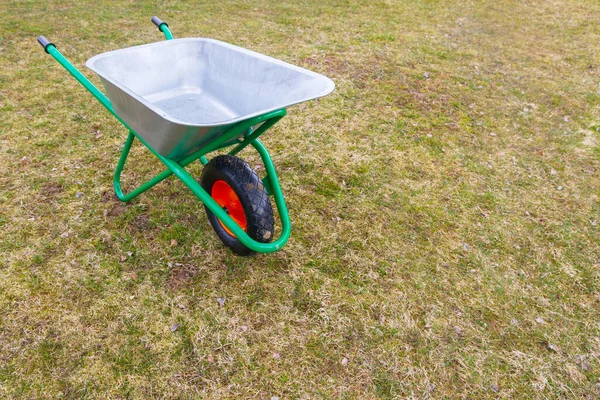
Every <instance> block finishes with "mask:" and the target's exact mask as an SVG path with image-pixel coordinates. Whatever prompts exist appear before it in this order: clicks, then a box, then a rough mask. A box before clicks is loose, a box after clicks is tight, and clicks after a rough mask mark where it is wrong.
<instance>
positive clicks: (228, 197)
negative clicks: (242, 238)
mask: <svg viewBox="0 0 600 400" xmlns="http://www.w3.org/2000/svg"><path fill="white" fill-rule="evenodd" d="M210 196H211V197H212V198H213V199H214V200H215V201H216V202H217V204H218V205H219V206H221V207H222V208H223V209H224V210H225V212H226V213H227V214H229V216H230V217H231V219H233V220H234V221H235V222H236V223H237V224H238V225H239V226H240V227H241V228H242V229H243V230H244V231H245V230H246V214H245V213H244V207H243V206H242V202H241V201H240V199H239V197H238V196H237V194H235V192H234V191H233V188H232V187H231V186H229V184H228V183H227V182H225V181H224V180H218V181H216V182H215V183H213V186H212V189H211V192H210ZM219 223H220V224H221V226H222V227H223V229H225V231H226V232H227V233H229V234H230V235H231V236H233V237H235V235H234V234H233V233H231V231H230V230H229V229H228V228H227V227H226V226H225V224H223V222H222V221H221V220H219Z"/></svg>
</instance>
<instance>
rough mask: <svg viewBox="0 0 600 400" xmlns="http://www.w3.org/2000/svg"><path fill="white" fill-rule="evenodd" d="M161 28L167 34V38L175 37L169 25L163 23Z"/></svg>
mask: <svg viewBox="0 0 600 400" xmlns="http://www.w3.org/2000/svg"><path fill="white" fill-rule="evenodd" d="M159 29H160V31H161V32H162V33H164V34H165V39H167V40H172V39H173V34H172V33H171V30H170V29H169V26H168V25H167V24H161V25H160V28H159Z"/></svg>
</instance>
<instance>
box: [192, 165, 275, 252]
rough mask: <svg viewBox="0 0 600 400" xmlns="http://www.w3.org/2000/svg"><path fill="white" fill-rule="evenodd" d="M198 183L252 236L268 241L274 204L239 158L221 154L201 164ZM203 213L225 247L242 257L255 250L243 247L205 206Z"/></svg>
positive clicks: (270, 233)
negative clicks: (203, 164) (272, 204)
mask: <svg viewBox="0 0 600 400" xmlns="http://www.w3.org/2000/svg"><path fill="white" fill-rule="evenodd" d="M200 184H201V185H202V187H203V188H204V190H206V192H207V193H209V194H210V195H211V197H212V198H213V199H214V200H215V201H216V202H217V204H219V206H221V207H223V209H224V210H225V211H226V212H227V214H229V216H230V217H231V218H232V219H233V220H234V221H235V222H236V223H237V224H238V225H239V226H240V227H241V228H242V229H243V230H244V231H246V233H247V234H248V236H250V237H251V238H252V239H254V240H256V241H258V242H261V243H268V242H270V241H271V239H272V238H273V233H274V227H275V218H274V216H273V207H272V206H271V201H270V200H269V196H268V195H267V192H266V190H265V188H264V186H263V184H262V181H261V180H260V178H259V177H258V175H257V174H256V172H254V171H253V170H252V168H250V166H249V165H248V164H247V163H246V162H244V160H242V159H241V158H239V157H235V156H230V155H221V156H217V157H215V158H213V159H212V160H210V162H209V163H208V164H206V165H205V166H204V170H203V171H202V177H201V179H200ZM204 208H205V209H206V214H207V215H208V220H209V221H210V224H211V225H212V227H213V229H214V230H215V232H216V233H217V236H218V237H219V239H221V241H222V242H223V244H225V246H227V247H229V248H230V249H231V250H232V251H233V252H234V253H236V254H238V255H241V256H249V255H252V254H254V251H252V250H250V249H249V248H248V247H246V246H244V244H243V243H242V242H240V241H239V239H237V238H236V237H235V235H234V234H233V233H232V232H231V231H230V230H229V229H227V227H226V226H225V225H224V224H223V223H222V222H221V221H220V220H219V219H218V218H217V217H216V216H215V214H213V213H212V212H211V211H210V210H209V209H208V207H206V206H205V207H204Z"/></svg>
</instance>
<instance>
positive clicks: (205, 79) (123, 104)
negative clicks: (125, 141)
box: [86, 39, 334, 158]
mask: <svg viewBox="0 0 600 400" xmlns="http://www.w3.org/2000/svg"><path fill="white" fill-rule="evenodd" d="M86 65H87V67H88V68H90V69H91V70H93V71H94V72H96V73H97V74H98V75H99V76H100V78H101V80H102V83H103V84H104V87H105V88H106V92H107V94H108V98H109V99H110V100H111V102H112V104H113V107H114V110H115V111H116V113H117V114H119V116H120V117H121V118H123V120H124V121H125V122H127V124H128V125H129V126H130V127H131V128H133V129H134V130H135V131H136V132H137V133H138V134H140V136H142V137H143V138H144V139H145V140H146V142H147V143H148V144H149V145H150V146H152V148H153V149H154V150H156V151H157V152H158V153H159V154H161V155H163V156H166V157H169V158H179V157H181V156H185V155H186V154H187V153H189V152H191V151H193V150H196V149H197V148H198V147H200V146H202V145H203V144H205V143H207V142H208V141H210V140H212V139H214V138H216V137H218V136H219V135H221V134H222V133H223V132H225V131H226V130H227V129H228V128H229V127H231V126H232V125H233V124H235V123H236V122H239V121H244V120H247V119H249V118H252V117H255V116H258V115H262V114H265V113H268V112H270V111H275V110H279V109H282V108H287V107H289V106H291V105H293V104H296V103H300V102H303V101H307V100H311V99H314V98H317V97H321V96H324V95H326V94H328V93H330V92H331V91H332V90H333V87H334V85H333V82H332V81H331V80H330V79H328V78H326V77H324V76H323V75H319V74H316V73H314V72H310V71H308V70H305V69H303V68H299V67H296V66H293V65H290V64H287V63H285V62H283V61H279V60H276V59H274V58H271V57H267V56H264V55H262V54H259V53H255V52H253V51H250V50H246V49H244V48H241V47H237V46H233V45H230V44H227V43H223V42H220V41H217V40H213V39H176V40H169V41H165V42H157V43H151V44H146V45H142V46H136V47H130V48H127V49H122V50H116V51H111V52H108V53H103V54H100V55H97V56H95V57H92V58H91V59H89V60H88V62H87V63H86Z"/></svg>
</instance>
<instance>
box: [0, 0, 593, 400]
mask: <svg viewBox="0 0 600 400" xmlns="http://www.w3.org/2000/svg"><path fill="white" fill-rule="evenodd" d="M0 12H1V21H2V22H1V23H0V37H1V38H2V40H1V41H0V54H1V55H0V170H1V171H2V174H1V175H0V397H2V398H11V399H12V398H15V399H19V398H23V399H37V398H65V399H74V398H77V399H79V398H90V399H91V398H97V399H121V398H132V399H142V398H173V399H188V398H205V399H220V398H252V399H272V398H274V397H275V398H276V397H278V398H279V399H294V398H302V399H308V398H323V399H392V398H448V399H450V398H477V399H485V398H507V399H508V398H540V399H542V398H543V399H545V398H578V399H580V398H589V399H597V398H599V397H600V237H599V234H600V199H599V196H600V150H599V143H600V132H599V131H600V107H599V106H600V26H599V24H598V20H599V18H600V5H599V3H598V2H597V1H593V0H538V1H533V0H531V1H516V0H515V1H509V0H496V1H442V0H440V1H433V0H429V1H427V0H406V1H398V0H388V1H358V0H320V1H306V0H304V1H289V2H282V1H254V2H236V1H219V2H208V1H207V2H183V1H169V2H165V3H160V2H158V3H156V4H142V3H141V2H136V1H127V2H124V1H123V2H108V1H104V0H99V1H80V2H70V1H53V2H45V1H19V2H9V1H8V0H2V1H0ZM152 15H158V16H159V17H161V18H162V19H163V20H165V21H167V22H168V23H169V26H170V27H171V29H172V31H173V34H174V36H175V37H212V38H215V39H220V40H223V41H226V42H229V43H233V44H236V45H239V46H242V47H245V48H248V49H251V50H255V51H258V52H261V53H264V54H267V55H270V56H273V57H276V58H280V59H282V60H284V61H287V62H290V63H293V64H296V65H299V66H302V67H305V68H308V69H311V70H314V71H316V72H320V73H323V74H325V75H327V76H329V77H330V78H332V79H333V80H334V81H335V82H336V85H337V88H336V90H335V92H334V93H333V94H332V95H330V96H328V97H326V98H324V99H321V100H319V101H314V102H311V103H306V104H303V105H300V106H296V107H292V108H290V109H289V110H288V111H289V112H288V116H287V117H286V118H284V119H283V120H282V121H281V122H280V123H279V124H277V125H276V126H275V128H274V129H272V130H270V131H269V132H268V133H267V134H266V135H265V136H263V138H264V139H263V142H264V143H265V145H266V146H267V148H268V149H269V150H270V151H271V155H272V157H273V159H274V162H275V164H276V167H277V169H278V172H279V177H280V181H281V184H282V188H283V190H284V193H285V195H286V199H287V202H288V206H289V208H290V216H291V219H292V222H293V227H292V237H291V239H290V241H289V243H288V244H287V245H286V247H284V249H283V250H281V251H279V252H278V253H275V254H271V255H259V256H256V257H251V258H241V257H236V256H234V255H233V254H232V253H231V252H230V251H229V250H227V249H226V248H224V246H223V245H222V244H221V243H220V242H219V240H218V239H217V237H216V236H215V234H214V232H213V231H212V229H211V227H210V225H209V223H208V221H207V218H206V215H205V213H204V209H203V206H202V205H201V204H200V202H198V201H196V200H195V197H194V196H193V195H192V194H191V192H189V190H187V188H186V187H185V186H184V185H183V184H182V183H180V182H179V181H177V180H174V179H170V180H167V181H165V182H163V183H161V184H159V185H158V186H156V187H155V188H154V189H152V190H151V191H149V192H147V193H145V194H143V195H142V196H140V197H138V198H136V199H135V200H133V201H132V202H131V203H128V204H125V203H120V202H118V201H117V200H116V199H115V197H114V195H113V192H112V190H113V189H112V174H113V171H114V167H115V165H116V162H117V159H118V156H119V154H120V149H121V148H122V146H123V142H124V140H125V138H126V133H127V132H126V131H125V130H124V129H123V127H122V126H121V125H120V124H119V123H118V121H117V120H116V119H114V118H113V117H112V116H111V115H110V114H109V113H108V112H107V111H106V110H105V109H104V108H103V107H102V106H101V105H100V104H99V103H98V102H96V101H95V100H94V99H93V98H92V96H91V95H90V94H89V93H88V92H86V91H85V90H84V89H83V87H81V86H80V85H79V84H78V83H77V82H76V81H75V80H74V79H73V78H72V77H71V76H70V75H68V73H67V72H66V71H64V70H63V69H62V67H61V66H60V65H59V64H58V63H56V62H55V61H54V60H53V59H52V57H50V56H48V55H47V54H45V53H44V52H43V51H42V48H41V47H40V46H39V45H38V44H37V42H36V37H37V35H40V34H44V35H46V36H47V37H48V38H49V39H50V40H52V41H53V42H54V43H56V45H57V47H58V49H59V50H60V51H61V52H62V53H63V54H64V55H65V56H66V57H67V58H69V59H70V60H71V61H72V62H73V63H74V64H75V65H76V66H78V67H80V68H81V69H82V71H83V72H84V74H86V75H87V76H88V77H90V78H91V79H92V80H93V82H95V83H97V84H99V80H98V79H97V77H95V76H94V75H93V74H92V73H91V72H90V71H89V70H87V69H86V68H85V66H84V63H85V60H87V59H88V58H90V57H91V56H93V55H95V54H98V53H101V52H104V51H109V50H114V49H118V48H122V47H127V46H134V45H138V44H143V43H148V42H153V41H159V40H163V36H162V34H161V33H160V32H158V31H157V29H156V27H155V26H154V25H152V24H151V23H150V17H151V16H152ZM240 155H241V156H242V157H243V158H245V159H246V160H247V161H248V162H249V163H250V164H251V165H252V166H253V167H255V166H257V165H259V157H258V156H257V155H256V154H255V153H254V152H253V151H251V150H245V151H244V152H242V153H241V154H240ZM160 170H161V166H160V163H159V161H158V160H156V159H155V158H154V157H153V156H151V155H149V154H148V152H147V151H146V150H144V149H143V148H142V147H141V146H140V145H136V146H135V147H134V149H133V150H132V157H131V159H130V161H129V164H128V166H127V167H126V171H125V173H124V176H123V179H124V184H125V186H126V188H127V187H128V188H132V187H134V186H135V185H136V184H139V183H141V182H142V181H143V180H144V179H147V178H148V177H150V176H151V175H153V174H155V173H158V172H160ZM189 170H190V171H191V172H192V173H193V174H195V175H196V176H199V175H200V173H201V165H200V164H199V163H196V164H195V165H193V166H192V167H191V168H190V169H189ZM263 173H264V171H263ZM217 298H224V299H225V302H224V304H223V305H221V304H220V302H218V301H217ZM175 328H176V329H175Z"/></svg>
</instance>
